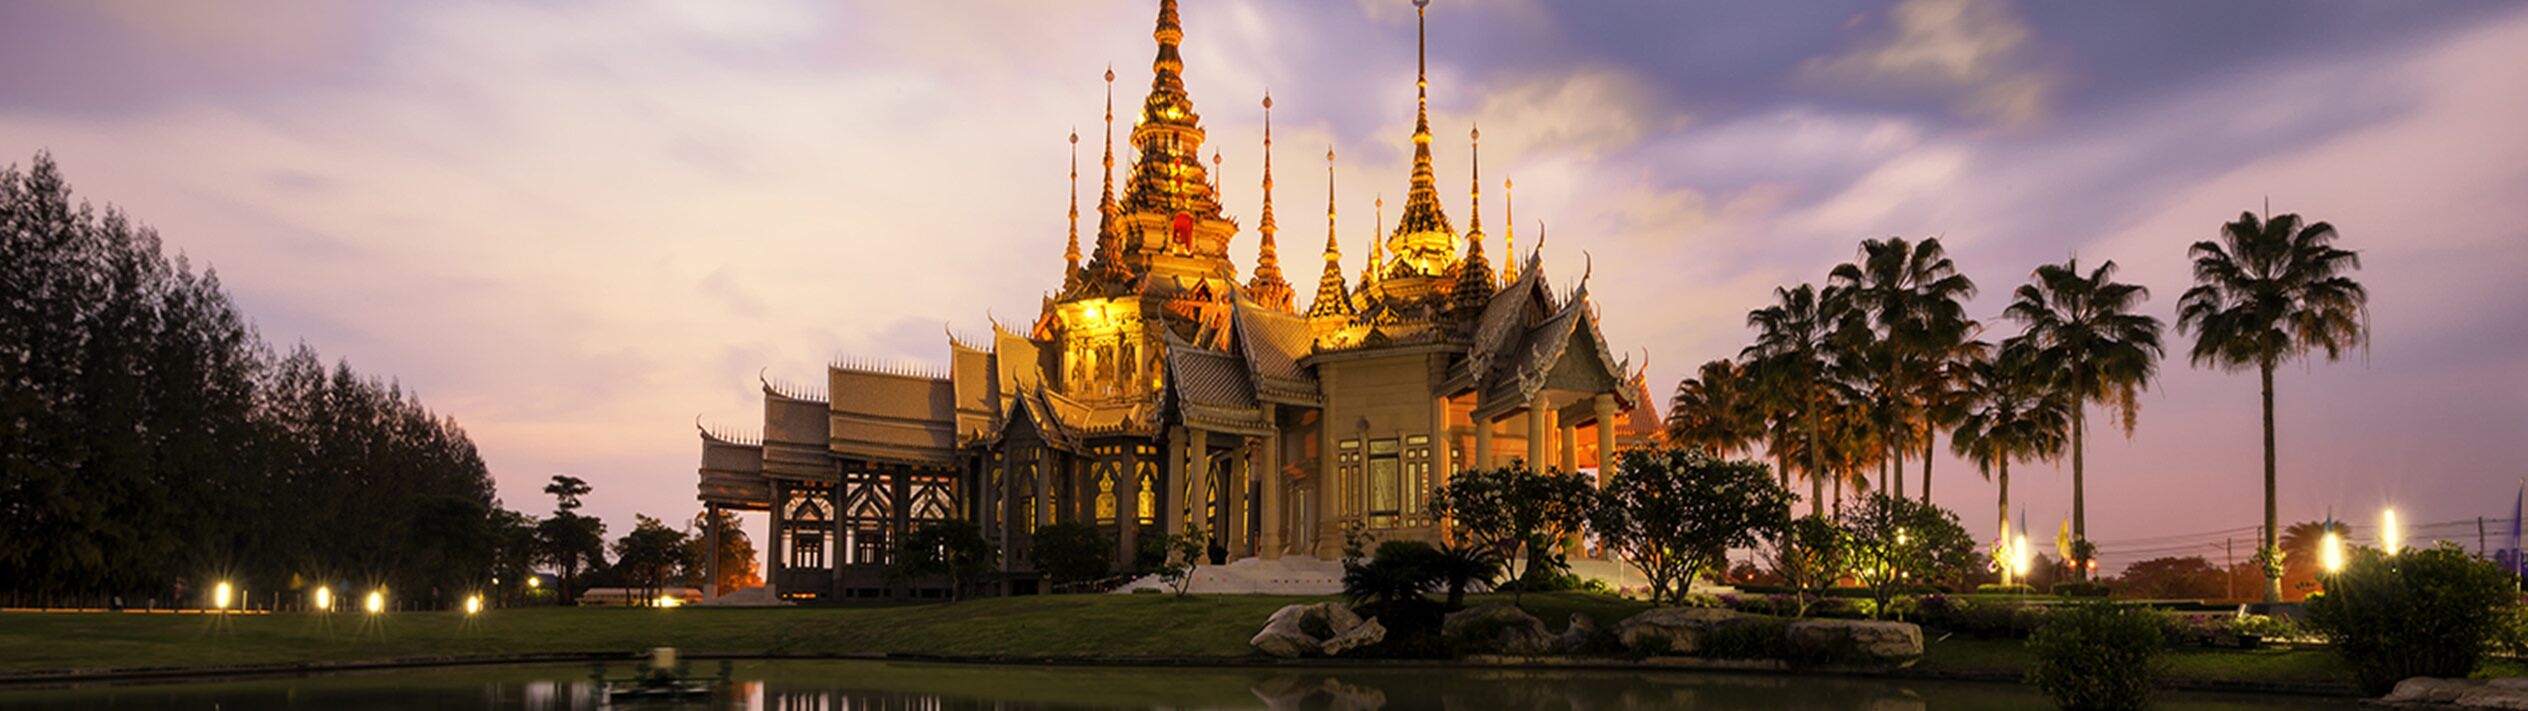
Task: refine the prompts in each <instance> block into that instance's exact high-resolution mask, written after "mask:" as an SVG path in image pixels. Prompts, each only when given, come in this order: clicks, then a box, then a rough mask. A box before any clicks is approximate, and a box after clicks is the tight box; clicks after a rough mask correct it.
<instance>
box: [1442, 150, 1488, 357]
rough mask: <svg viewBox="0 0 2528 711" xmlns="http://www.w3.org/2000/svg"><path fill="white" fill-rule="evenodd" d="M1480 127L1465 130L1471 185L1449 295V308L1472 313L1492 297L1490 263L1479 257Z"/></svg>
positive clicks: (1477, 312)
mask: <svg viewBox="0 0 2528 711" xmlns="http://www.w3.org/2000/svg"><path fill="white" fill-rule="evenodd" d="M1482 141H1483V129H1480V128H1478V129H1473V130H1470V131H1467V132H1466V146H1467V151H1466V152H1467V159H1466V171H1467V172H1468V173H1471V174H1473V177H1474V185H1473V186H1472V188H1473V189H1472V190H1470V191H1469V195H1468V197H1470V198H1472V199H1473V202H1472V204H1471V205H1469V206H1468V207H1469V212H1468V214H1467V220H1466V258H1465V260H1464V261H1463V262H1460V263H1459V264H1458V268H1457V288H1456V290H1455V291H1454V292H1451V293H1450V294H1449V299H1450V308H1451V309H1453V310H1455V311H1457V312H1458V313H1460V314H1463V315H1467V316H1473V315H1476V314H1480V313H1482V312H1483V308H1484V305H1485V304H1486V303H1487V302H1489V301H1491V299H1492V291H1493V290H1492V262H1491V261H1490V260H1487V259H1484V256H1483V145H1482Z"/></svg>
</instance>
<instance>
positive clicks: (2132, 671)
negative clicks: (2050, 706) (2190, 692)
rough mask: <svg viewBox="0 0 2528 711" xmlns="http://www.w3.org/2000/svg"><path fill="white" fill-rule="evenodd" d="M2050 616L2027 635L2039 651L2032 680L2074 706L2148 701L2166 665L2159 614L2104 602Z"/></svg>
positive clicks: (2109, 709) (2109, 710)
mask: <svg viewBox="0 0 2528 711" xmlns="http://www.w3.org/2000/svg"><path fill="white" fill-rule="evenodd" d="M2049 618H2050V619H2048V620H2047V621H2046V623H2045V626H2044V627H2040V628H2038V629H2037V631H2036V634H2035V635H2032V636H2030V637H2029V638H2028V648H2029V650H2031V651H2033V652H2035V654H2036V663H2035V664H2033V665H2030V666H2029V668H2028V683H2030V684H2034V685H2036V687H2037V689H2038V690H2041V691H2043V692H2045V696H2046V698H2049V699H2053V701H2054V705H2056V706H2060V707H2062V708H2065V709H2071V710H2072V711H2092V710H2096V711H2113V710H2118V709H2139V708H2143V707H2146V706H2149V705H2150V701H2151V692H2152V690H2153V685H2154V684H2155V683H2156V681H2157V679H2158V677H2159V674H2160V672H2161V666H2162V665H2161V662H2160V660H2159V655H2160V651H2161V647H2162V646H2163V639H2162V634H2163V631H2162V630H2163V629H2164V627H2165V625H2164V624H2163V623H2162V622H2161V620H2160V616H2159V614H2158V613H2155V612H2151V611H2149V610H2146V609H2138V608H2124V607H2118V606H2116V605H2115V604H2114V603H2110V602H2103V601H2101V602H2087V603H2080V604H2077V605H2072V606H2070V607H2066V608H2064V609H2061V610H2058V611H2055V612H2054V613H2053V614H2052V615H2050V616H2049Z"/></svg>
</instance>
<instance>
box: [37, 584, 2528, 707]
mask: <svg viewBox="0 0 2528 711" xmlns="http://www.w3.org/2000/svg"><path fill="white" fill-rule="evenodd" d="M1330 599H1332V598H1320V597H1284V596H1246V595H1221V596H1204V597H1193V598H1184V599H1179V598H1175V597H1172V596H1167V595H1058V596H1034V597H1014V598H997V599H986V600H974V601H968V602H961V603H954V604H918V605H915V604H902V605H856V606H837V607H803V608H707V607H688V608H680V609H672V610H661V609H638V608H521V609H511V610H494V611H490V612H487V613H484V614H483V615H482V616H481V617H479V618H475V619H472V620H468V619H465V618H464V617H462V616H460V615H457V614H454V613H402V614H391V615H387V616H385V617H384V618H381V619H379V620H375V621H372V620H369V619H368V618H366V617H365V616H362V615H357V614H337V615H333V616H332V617H331V618H330V619H328V618H325V617H320V616H316V615H307V614H278V615H253V616H234V617H228V618H216V617H211V616H205V615H143V614H110V613H6V614H0V674H12V673H30V672H53V671H63V670H72V669H134V668H164V667H201V666H222V665H238V664H275V663H296V662H328V661H332V662H343V661H379V660H390V659H403V658H413V657H439V656H492V655H518V654H555V653H589V652H625V653H628V652H634V651H638V650H641V649H646V648H649V647H653V646H662V645H664V646H673V647H677V648H680V649H682V650H684V651H686V652H687V653H691V654H715V653H716V654H803V655H816V654H842V655H878V654H916V655H945V656H1005V657H1018V658H1045V657H1074V658H1077V657H1095V658H1111V659H1118V660H1134V659H1191V660H1200V659H1205V658H1239V657H1252V656H1255V655H1256V652H1255V651H1254V650H1253V649H1251V648H1249V647H1248V646H1247V638H1248V637H1250V636H1252V635H1254V633H1255V630H1256V629H1257V628H1258V627H1260V626H1261V625H1262V624H1263V621H1264V618H1265V617H1267V616H1269V615H1271V614H1272V612H1273V611H1274V610H1276V609H1279V608H1280V607H1281V606H1283V605H1288V604H1291V603H1296V602H1317V601H1324V600H1330ZM1495 601H1498V602H1507V601H1509V596H1508V595H1475V596H1470V599H1469V603H1470V604H1479V603H1483V602H1495ZM1645 607H1646V606H1645V605H1643V604H1642V603H1639V602H1634V601H1629V600H1623V599H1620V598H1614V597H1608V596H1603V595H1592V594H1586V593H1548V594H1536V595H1528V596H1526V608H1527V610H1528V611H1529V612H1530V613H1533V614H1535V615H1536V616H1537V617H1539V618H1542V619H1544V620H1545V621H1546V624H1547V625H1548V626H1549V627H1551V628H1553V629H1560V628H1561V627H1562V626H1563V624H1564V623H1565V621H1566V620H1568V619H1569V618H1570V616H1571V614H1572V613H1574V612H1582V613H1587V614H1588V615H1589V616H1590V617H1592V618H1595V619H1596V620H1597V621H1598V622H1599V623H1600V624H1602V625H1608V626H1612V625H1613V624H1614V623H1615V622H1616V621H1618V620H1621V619H1623V618H1624V617H1627V616H1630V615H1631V614H1633V613H1635V612H1638V611H1640V610H1642V609H1644V608H1645ZM1926 641H1927V642H1928V643H1929V647H1928V650H1927V654H1926V655H1925V657H1924V658H1923V660H1922V662H1921V663H1920V664H1918V665H1917V666H1916V667H1915V669H1916V670H1918V671H1921V672H1928V673H1934V674H1943V675H1970V676H1985V677H1990V676H2001V677H2011V678H2015V677H2016V676H2018V675H2019V674H2021V673H2022V672H2024V671H2025V669H2026V668H2027V664H2028V661H2029V656H2028V653H2027V651H2026V648H2025V647H2024V646H2022V645H2021V643H2019V642H2017V641H2012V640H1976V639H1963V638H1951V639H1947V640H1936V639H1935V640H1926ZM2169 661H2170V673H2171V676H2172V677H2174V678H2176V679H2180V680H2187V681H2196V682H2203V681H2254V682H2270V683H2285V684H2295V685H2342V684H2345V683H2346V682H2347V680H2348V679H2349V678H2350V674H2349V673H2348V670H2347V669H2346V668H2345V666H2344V664H2343V662H2342V661H2341V660H2340V659H2338V658H2337V657H2336V656H2335V655H2334V654H2332V653H2329V652H2324V651H2309V650H2289V649H2265V650H2256V651H2235V650H2210V649H2194V648H2188V649H2180V650H2175V651H2172V652H2171V653H2170V655H2169ZM2496 667H2497V668H2496V669H2495V670H2494V671H2499V672H2503V673H2509V674H2518V673H2522V672H2523V671H2528V670H2523V669H2522V668H2520V665H2519V664H2518V663H2516V662H2500V663H2498V664H2497V665H2496Z"/></svg>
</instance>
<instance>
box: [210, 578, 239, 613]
mask: <svg viewBox="0 0 2528 711" xmlns="http://www.w3.org/2000/svg"><path fill="white" fill-rule="evenodd" d="M236 595H237V589H236V588H232V587H229V585H228V581H226V580H222V581H219V584H218V585H215V586H212V587H211V607H212V608H215V609H219V610H223V611H225V610H227V609H228V606H229V605H230V604H231V603H233V602H235V599H234V598H235V597H236Z"/></svg>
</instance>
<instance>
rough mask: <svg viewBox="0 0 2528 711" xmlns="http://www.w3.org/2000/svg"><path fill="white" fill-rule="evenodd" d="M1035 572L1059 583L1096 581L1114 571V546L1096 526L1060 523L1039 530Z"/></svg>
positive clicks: (1037, 531) (1041, 527)
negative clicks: (1039, 572) (1041, 573)
mask: <svg viewBox="0 0 2528 711" xmlns="http://www.w3.org/2000/svg"><path fill="white" fill-rule="evenodd" d="M1031 551H1032V553H1033V554H1034V555H1033V556H1032V557H1033V558H1034V559H1035V561H1036V570H1038V571H1041V572H1043V573H1044V574H1045V577H1046V578H1049V579H1052V580H1053V581H1054V582H1060V583H1076V582H1081V581H1085V580H1094V579H1097V578H1100V577H1105V575H1106V574H1107V573H1108V572H1110V571H1111V570H1113V568H1114V563H1113V560H1114V557H1115V556H1114V552H1115V546H1114V544H1112V543H1110V542H1108V541H1107V540H1106V534H1105V533H1104V532H1102V531H1099V530H1097V527H1096V526H1093V525H1090V524H1086V523H1057V524H1052V525H1048V526H1040V527H1037V528H1036V542H1035V545H1034V547H1033V548H1032V549H1031Z"/></svg>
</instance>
